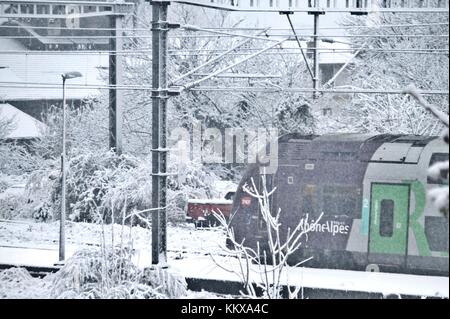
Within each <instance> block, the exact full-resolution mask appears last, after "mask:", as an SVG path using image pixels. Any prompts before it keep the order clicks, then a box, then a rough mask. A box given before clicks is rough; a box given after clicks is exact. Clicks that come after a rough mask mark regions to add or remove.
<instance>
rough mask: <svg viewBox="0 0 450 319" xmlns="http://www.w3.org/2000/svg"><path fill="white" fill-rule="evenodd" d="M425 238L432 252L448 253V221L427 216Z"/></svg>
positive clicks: (443, 218)
mask: <svg viewBox="0 0 450 319" xmlns="http://www.w3.org/2000/svg"><path fill="white" fill-rule="evenodd" d="M425 236H426V237H427V241H428V246H429V247H430V250H431V251H448V219H447V218H445V217H440V216H426V217H425Z"/></svg>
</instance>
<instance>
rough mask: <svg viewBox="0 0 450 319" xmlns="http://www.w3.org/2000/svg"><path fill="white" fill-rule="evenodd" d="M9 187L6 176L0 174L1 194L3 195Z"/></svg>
mask: <svg viewBox="0 0 450 319" xmlns="http://www.w3.org/2000/svg"><path fill="white" fill-rule="evenodd" d="M9 186H11V184H10V182H9V180H8V179H7V177H6V176H4V175H2V174H0V193H3V192H4V191H5V190H6V189H7V188H8V187H9Z"/></svg>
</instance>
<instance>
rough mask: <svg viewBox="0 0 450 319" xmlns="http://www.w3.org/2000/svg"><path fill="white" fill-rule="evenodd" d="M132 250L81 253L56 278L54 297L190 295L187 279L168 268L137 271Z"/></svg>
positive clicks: (160, 296) (141, 297)
mask: <svg viewBox="0 0 450 319" xmlns="http://www.w3.org/2000/svg"><path fill="white" fill-rule="evenodd" d="M131 258H132V251H131V250H129V249H114V250H113V249H101V250H99V249H95V250H83V251H79V252H77V253H76V254H75V255H74V256H73V257H72V258H70V259H69V260H68V261H67V262H66V264H65V265H64V266H63V267H62V268H61V270H60V271H58V273H56V274H55V276H54V277H53V279H52V287H53V289H52V291H51V296H52V297H53V298H89V299H99V298H101V299H162V298H179V297H181V296H183V295H186V293H187V284H186V281H185V280H184V278H181V277H179V276H177V275H174V274H172V273H170V272H169V271H168V270H167V269H161V268H156V269H147V270H141V269H139V268H137V267H136V266H135V265H134V264H133V263H132V261H131Z"/></svg>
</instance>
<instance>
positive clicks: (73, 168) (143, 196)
mask: <svg viewBox="0 0 450 319" xmlns="http://www.w3.org/2000/svg"><path fill="white" fill-rule="evenodd" d="M150 179H151V176H150V175H149V171H148V170H146V169H145V167H143V166H142V165H140V163H139V160H138V159H137V158H135V157H132V156H127V155H121V156H118V155H116V154H115V153H114V152H111V151H109V152H87V151H83V152H82V154H80V155H75V156H74V157H73V158H72V159H70V160H69V169H68V174H67V201H68V203H69V207H68V208H69V218H70V219H71V220H73V221H88V222H98V221H100V220H109V221H110V220H111V219H112V216H111V214H112V213H113V212H117V213H119V212H120V214H121V211H122V209H124V208H125V209H126V210H130V209H133V208H137V209H141V208H145V207H147V205H148V204H149V200H150V198H151V188H150V190H147V189H146V188H147V186H149V182H148V180H150ZM53 193H54V196H55V197H56V198H57V199H58V200H56V201H53V211H60V208H59V205H60V200H59V198H60V193H61V180H60V179H57V180H56V182H55V183H54V185H53Z"/></svg>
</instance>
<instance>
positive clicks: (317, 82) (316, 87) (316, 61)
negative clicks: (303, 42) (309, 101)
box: [313, 12, 320, 99]
mask: <svg viewBox="0 0 450 319" xmlns="http://www.w3.org/2000/svg"><path fill="white" fill-rule="evenodd" d="M319 17H320V13H318V12H314V45H313V46H314V48H315V49H314V59H313V60H314V68H313V69H314V78H313V88H314V94H313V98H314V99H317V98H318V97H319V92H318V90H319V86H320V74H319V73H320V69H319V50H318V48H319V37H318V36H319Z"/></svg>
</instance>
